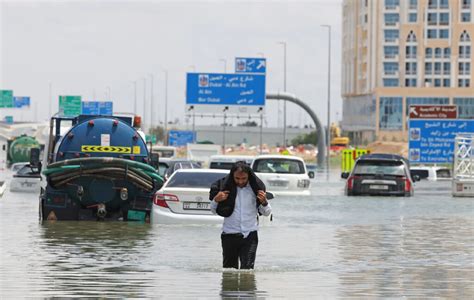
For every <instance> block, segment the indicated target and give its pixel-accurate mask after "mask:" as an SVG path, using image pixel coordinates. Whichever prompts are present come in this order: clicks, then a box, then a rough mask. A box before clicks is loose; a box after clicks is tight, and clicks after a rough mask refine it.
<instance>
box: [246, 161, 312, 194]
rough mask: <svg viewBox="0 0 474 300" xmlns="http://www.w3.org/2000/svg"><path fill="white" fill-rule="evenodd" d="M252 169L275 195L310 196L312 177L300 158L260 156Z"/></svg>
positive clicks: (253, 163)
mask: <svg viewBox="0 0 474 300" xmlns="http://www.w3.org/2000/svg"><path fill="white" fill-rule="evenodd" d="M251 167H252V170H253V171H254V172H255V173H256V174H257V176H258V177H259V178H260V179H261V180H262V181H263V182H264V183H265V185H266V187H267V189H268V190H271V191H272V192H273V193H274V194H275V195H292V196H293V195H310V190H309V187H310V181H309V178H310V177H309V176H308V171H307V170H306V166H305V163H304V160H303V159H302V158H300V157H297V156H291V155H259V156H257V157H255V159H254V160H253V162H252V166H251Z"/></svg>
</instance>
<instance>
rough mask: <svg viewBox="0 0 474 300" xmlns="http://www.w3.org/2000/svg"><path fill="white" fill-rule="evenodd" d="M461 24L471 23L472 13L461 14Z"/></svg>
mask: <svg viewBox="0 0 474 300" xmlns="http://www.w3.org/2000/svg"><path fill="white" fill-rule="evenodd" d="M461 22H471V13H468V12H463V13H461Z"/></svg>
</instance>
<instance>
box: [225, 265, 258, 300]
mask: <svg viewBox="0 0 474 300" xmlns="http://www.w3.org/2000/svg"><path fill="white" fill-rule="evenodd" d="M220 295H221V297H222V298H223V299H227V298H239V299H240V298H250V299H254V298H257V297H263V296H265V295H266V292H263V291H258V290H257V282H256V280H255V272H254V271H248V270H245V271H224V272H222V281H221V293H220Z"/></svg>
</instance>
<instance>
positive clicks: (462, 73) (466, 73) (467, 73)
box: [459, 70, 471, 75]
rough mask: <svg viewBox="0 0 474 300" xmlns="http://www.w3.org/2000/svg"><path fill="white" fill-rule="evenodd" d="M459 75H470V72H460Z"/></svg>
mask: <svg viewBox="0 0 474 300" xmlns="http://www.w3.org/2000/svg"><path fill="white" fill-rule="evenodd" d="M459 75H471V71H470V70H460V71H459Z"/></svg>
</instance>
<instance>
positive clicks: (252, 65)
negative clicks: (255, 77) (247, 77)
mask: <svg viewBox="0 0 474 300" xmlns="http://www.w3.org/2000/svg"><path fill="white" fill-rule="evenodd" d="M266 72H267V60H266V59H265V58H249V57H236V58H235V73H254V74H265V73H266Z"/></svg>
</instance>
